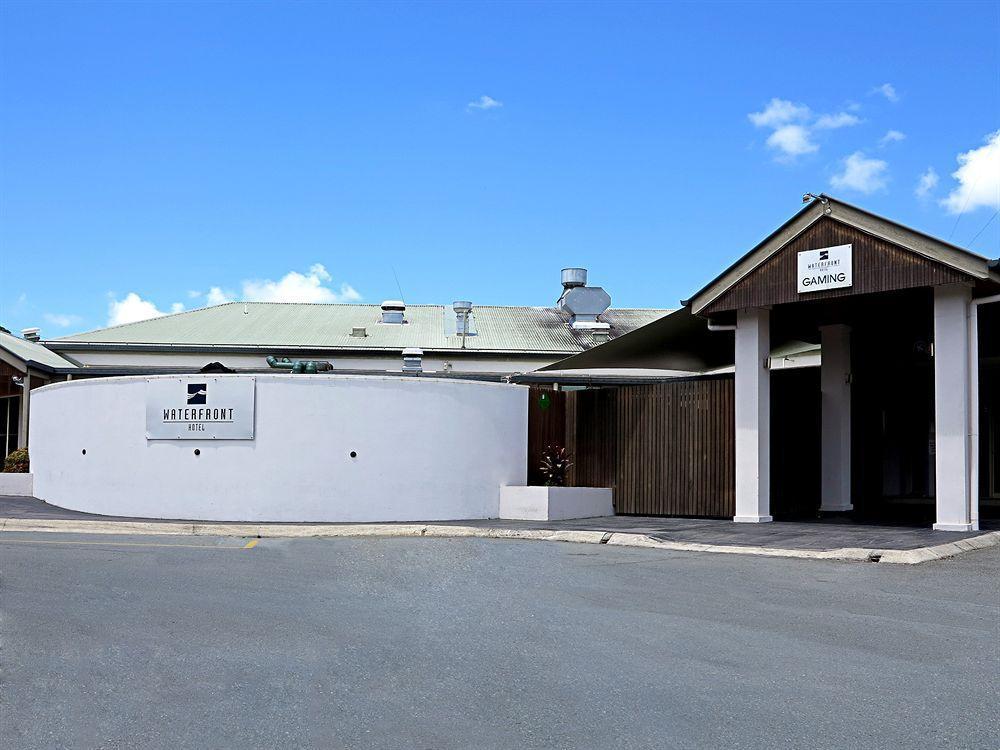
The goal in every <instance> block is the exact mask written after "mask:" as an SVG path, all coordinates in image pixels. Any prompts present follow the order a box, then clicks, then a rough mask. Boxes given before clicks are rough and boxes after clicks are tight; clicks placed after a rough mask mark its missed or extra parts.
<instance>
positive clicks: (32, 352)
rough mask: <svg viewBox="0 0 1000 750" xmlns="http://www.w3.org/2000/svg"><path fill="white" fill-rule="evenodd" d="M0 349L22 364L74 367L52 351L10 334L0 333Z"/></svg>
mask: <svg viewBox="0 0 1000 750" xmlns="http://www.w3.org/2000/svg"><path fill="white" fill-rule="evenodd" d="M0 349H3V350H4V351H6V352H8V353H9V354H12V355H14V356H15V357H17V358H18V359H19V360H21V361H22V362H35V363H37V364H40V365H42V366H44V367H76V365H75V364H73V363H72V362H70V361H69V360H67V359H63V358H62V357H60V356H59V355H58V354H56V353H55V352H53V351H50V350H48V349H46V348H45V347H44V346H42V345H41V344H38V343H35V342H34V341H27V340H26V339H22V338H20V337H18V336H15V335H14V334H12V333H7V332H6V331H0Z"/></svg>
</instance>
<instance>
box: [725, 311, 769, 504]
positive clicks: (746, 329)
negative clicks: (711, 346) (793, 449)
mask: <svg viewBox="0 0 1000 750" xmlns="http://www.w3.org/2000/svg"><path fill="white" fill-rule="evenodd" d="M770 353H771V315H770V312H769V311H767V310H760V309H755V310H740V311H739V312H738V313H737V314H736V385H735V396H736V516H735V517H734V518H733V520H734V521H736V522H737V523H764V522H767V521H770V520H771V515H770V513H771V487H770V470H771V466H770V461H771V373H770V371H769V370H768V369H767V368H768V364H767V358H768V355H769V354H770Z"/></svg>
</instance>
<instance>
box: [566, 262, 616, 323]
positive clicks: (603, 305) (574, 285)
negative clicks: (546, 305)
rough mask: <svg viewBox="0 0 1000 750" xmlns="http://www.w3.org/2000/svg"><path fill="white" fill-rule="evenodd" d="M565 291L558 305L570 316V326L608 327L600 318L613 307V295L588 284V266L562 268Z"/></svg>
mask: <svg viewBox="0 0 1000 750" xmlns="http://www.w3.org/2000/svg"><path fill="white" fill-rule="evenodd" d="M562 285H563V293H562V296H561V297H559V301H558V302H557V303H556V306H557V307H558V308H559V309H560V310H561V311H562V312H564V313H566V314H567V315H568V316H569V325H570V328H588V329H591V330H593V329H608V328H610V327H611V326H609V325H608V324H607V323H602V322H601V321H600V320H599V319H598V318H599V316H600V315H601V313H603V312H604V311H605V310H607V309H608V308H609V307H611V295H609V294H608V293H607V292H606V291H604V290H603V289H602V288H601V287H599V286H587V269H586V268H564V269H563V270H562Z"/></svg>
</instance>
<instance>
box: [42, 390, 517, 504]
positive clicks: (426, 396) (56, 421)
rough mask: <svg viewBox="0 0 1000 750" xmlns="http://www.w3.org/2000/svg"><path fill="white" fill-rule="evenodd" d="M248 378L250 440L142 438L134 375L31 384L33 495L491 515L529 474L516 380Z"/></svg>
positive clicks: (62, 500)
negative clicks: (504, 491)
mask: <svg viewBox="0 0 1000 750" xmlns="http://www.w3.org/2000/svg"><path fill="white" fill-rule="evenodd" d="M160 377H169V376H160ZM214 377H233V378H236V377H246V376H240V375H223V376H214ZM256 378H257V387H256V429H255V439H254V440H239V441H236V440H234V441H216V440H177V441H147V440H146V437H145V432H146V423H145V393H146V378H144V377H122V378H100V379H93V380H78V381H72V382H69V383H58V384H55V385H51V386H48V387H46V388H41V389H39V390H37V391H35V392H34V393H33V394H32V409H31V437H30V440H31V445H30V450H31V463H32V472H33V474H34V485H35V495H36V497H39V498H41V499H43V500H45V501H47V502H50V503H53V504H54V505H59V506H62V507H65V508H72V509H75V510H82V511H88V512H91V513H100V514H105V515H122V516H137V517H149V518H177V519H191V520H239V521H430V520H446V519H463V518H495V517H496V516H497V515H498V511H499V495H500V487H501V485H512V484H525V482H526V480H527V477H526V464H527V419H528V416H527V413H528V391H527V388H525V387H523V386H514V385H501V384H496V383H479V382H470V381H465V382H463V381H442V380H433V379H425V378H406V377H378V376H344V375H340V376H329V375H258V376H256ZM195 449H198V450H200V452H201V455H199V456H195V455H194V451H195ZM84 450H86V455H84V454H83V453H82V451H84ZM351 451H356V452H357V457H356V458H353V459H352V458H351V457H350V452H351Z"/></svg>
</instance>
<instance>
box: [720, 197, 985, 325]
mask: <svg viewBox="0 0 1000 750" xmlns="http://www.w3.org/2000/svg"><path fill="white" fill-rule="evenodd" d="M848 244H849V245H853V247H854V262H853V265H854V284H853V285H852V286H850V287H844V288H840V289H827V290H824V291H818V292H809V293H805V294H799V293H798V290H797V284H796V269H797V256H798V253H799V252H801V251H803V250H816V249H819V248H825V247H835V246H837V245H848ZM963 281H972V278H971V277H970V276H968V275H966V274H964V273H962V272H961V271H959V270H957V269H954V268H951V267H949V266H946V265H944V264H942V263H938V262H936V261H934V260H931V259H929V258H926V257H924V256H922V255H919V254H917V253H914V252H913V251H912V250H908V249H906V248H903V247H900V246H899V245H896V244H894V243H892V242H888V241H886V240H883V239H881V238H878V237H875V236H873V235H871V234H868V233H866V232H863V231H861V230H859V229H856V228H854V227H852V226H848V225H847V224H844V223H842V222H840V221H837V220H836V219H834V218H830V217H823V218H821V219H819V220H818V221H817V222H816V223H815V224H813V225H812V226H811V227H809V228H808V229H806V230H805V231H804V232H803V233H802V234H800V235H799V236H798V237H796V238H795V239H793V240H792V241H790V242H789V243H788V244H787V245H785V247H783V248H782V249H781V250H779V251H778V252H777V253H775V254H774V255H773V256H771V257H770V258H768V259H767V260H765V261H764V262H763V263H761V265H759V266H757V267H756V268H755V269H753V270H752V271H750V272H749V273H748V274H747V275H746V276H744V277H743V278H742V279H740V280H739V281H738V282H736V283H735V284H734V285H733V286H731V287H730V288H729V289H728V290H727V291H725V292H724V293H723V294H721V295H720V296H719V297H718V298H717V299H715V300H713V301H712V302H710V303H709V304H708V305H706V306H705V307H704V308H703V310H702V311H701V314H702V315H713V314H716V313H721V312H728V311H732V310H738V309H741V308H751V307H767V306H771V305H781V304H787V303H790V302H807V301H812V300H822V299H833V298H838V297H847V296H851V295H857V294H872V293H876V292H887V291H892V290H895V289H912V288H914V287H926V286H937V285H939V284H951V283H956V282H963Z"/></svg>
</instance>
